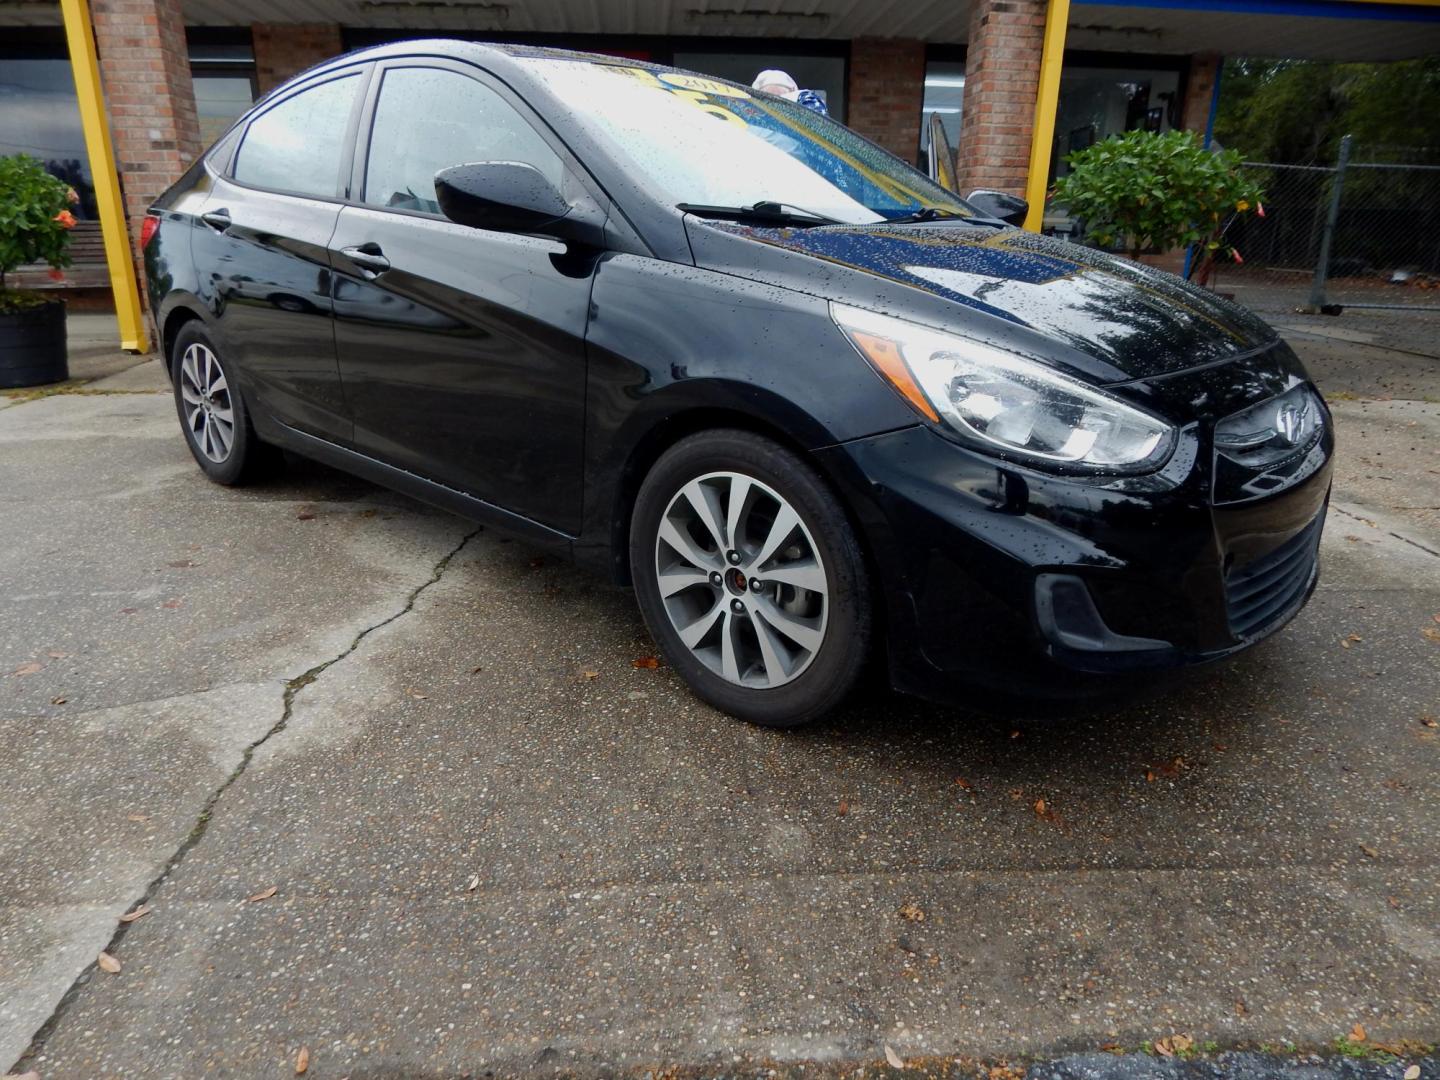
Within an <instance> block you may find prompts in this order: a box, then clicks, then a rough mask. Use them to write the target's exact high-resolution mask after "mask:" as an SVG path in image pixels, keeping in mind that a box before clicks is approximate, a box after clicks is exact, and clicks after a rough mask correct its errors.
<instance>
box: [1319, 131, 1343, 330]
mask: <svg viewBox="0 0 1440 1080" xmlns="http://www.w3.org/2000/svg"><path fill="white" fill-rule="evenodd" d="M1349 164H1350V136H1349V135H1346V136H1345V137H1344V138H1343V139H1341V140H1340V156H1339V158H1338V159H1337V160H1336V162H1335V173H1334V175H1333V176H1331V178H1330V209H1329V211H1327V213H1326V214H1325V229H1324V231H1323V232H1321V233H1320V257H1319V258H1318V259H1317V260H1316V262H1315V279H1314V280H1313V281H1312V282H1311V283H1310V307H1311V309H1312V310H1314V311H1319V310H1320V309H1321V308H1322V307H1324V306H1325V278H1326V277H1327V276H1328V275H1329V273H1330V245H1331V243H1332V242H1333V241H1334V239H1335V225H1336V223H1337V222H1338V221H1339V220H1340V193H1341V191H1343V190H1344V188H1345V168H1346V166H1347V165H1349Z"/></svg>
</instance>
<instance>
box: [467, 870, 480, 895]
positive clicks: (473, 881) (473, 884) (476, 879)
mask: <svg viewBox="0 0 1440 1080" xmlns="http://www.w3.org/2000/svg"><path fill="white" fill-rule="evenodd" d="M479 887H480V875H479V874H475V875H474V876H473V877H471V878H470V884H468V885H466V886H465V891H466V892H474V891H475V890H476V889H478V888H479Z"/></svg>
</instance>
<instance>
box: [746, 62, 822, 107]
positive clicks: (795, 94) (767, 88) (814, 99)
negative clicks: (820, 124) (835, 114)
mask: <svg viewBox="0 0 1440 1080" xmlns="http://www.w3.org/2000/svg"><path fill="white" fill-rule="evenodd" d="M750 89H752V90H759V91H760V92H761V93H762V94H774V95H775V96H776V97H782V98H784V99H785V100H786V101H793V102H795V103H796V104H797V105H804V106H805V108H807V109H811V110H813V111H815V112H818V113H819V114H820V115H821V116H828V115H829V110H827V109H826V108H825V101H824V99H823V98H821V96H820V95H819V94H817V93H815V91H814V90H801V89H800V87H799V85H798V84H797V83H796V82H795V80H794V79H793V78H791V77H790V73H789V72H786V71H780V70H778V69H776V68H766V69H765V70H764V71H762V72H760V74H759V75H756V76H755V81H754V82H752V83H751V84H750Z"/></svg>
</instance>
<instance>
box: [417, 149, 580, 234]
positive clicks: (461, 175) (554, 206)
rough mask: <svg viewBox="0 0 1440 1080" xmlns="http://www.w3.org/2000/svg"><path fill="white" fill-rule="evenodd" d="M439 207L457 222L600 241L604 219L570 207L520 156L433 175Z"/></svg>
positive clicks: (466, 165) (535, 169) (455, 166)
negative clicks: (514, 158) (512, 159)
mask: <svg viewBox="0 0 1440 1080" xmlns="http://www.w3.org/2000/svg"><path fill="white" fill-rule="evenodd" d="M435 197H436V199H437V200H438V201H439V203H440V212H441V213H442V214H444V215H445V216H446V217H447V218H449V219H450V220H451V221H453V222H455V223H456V224H458V225H470V226H473V227H474V228H477V229H494V230H495V231H497V232H516V233H540V234H542V235H546V236H554V237H556V238H557V239H560V240H575V241H579V242H582V243H598V241H599V238H600V237H601V236H602V235H603V221H599V220H597V219H596V215H595V214H593V213H589V212H587V209H586V208H581V207H574V206H571V205H570V204H569V203H568V202H566V201H565V198H564V196H562V195H561V194H560V192H559V191H557V190H556V188H555V185H554V184H552V183H551V182H550V181H549V179H547V178H546V176H545V174H544V173H542V172H541V171H540V170H539V169H537V168H535V166H534V165H526V164H525V163H523V162H519V161H472V162H469V163H467V164H465V165H453V166H451V167H450V168H448V169H441V170H440V171H439V172H438V173H436V174H435Z"/></svg>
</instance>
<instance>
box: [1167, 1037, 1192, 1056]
mask: <svg viewBox="0 0 1440 1080" xmlns="http://www.w3.org/2000/svg"><path fill="white" fill-rule="evenodd" d="M1170 1045H1171V1046H1173V1047H1174V1048H1175V1052H1176V1053H1177V1054H1183V1053H1185V1052H1187V1051H1189V1050H1192V1049H1193V1048H1194V1046H1195V1040H1194V1039H1192V1038H1191V1037H1190V1036H1189V1035H1171V1036H1170Z"/></svg>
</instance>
